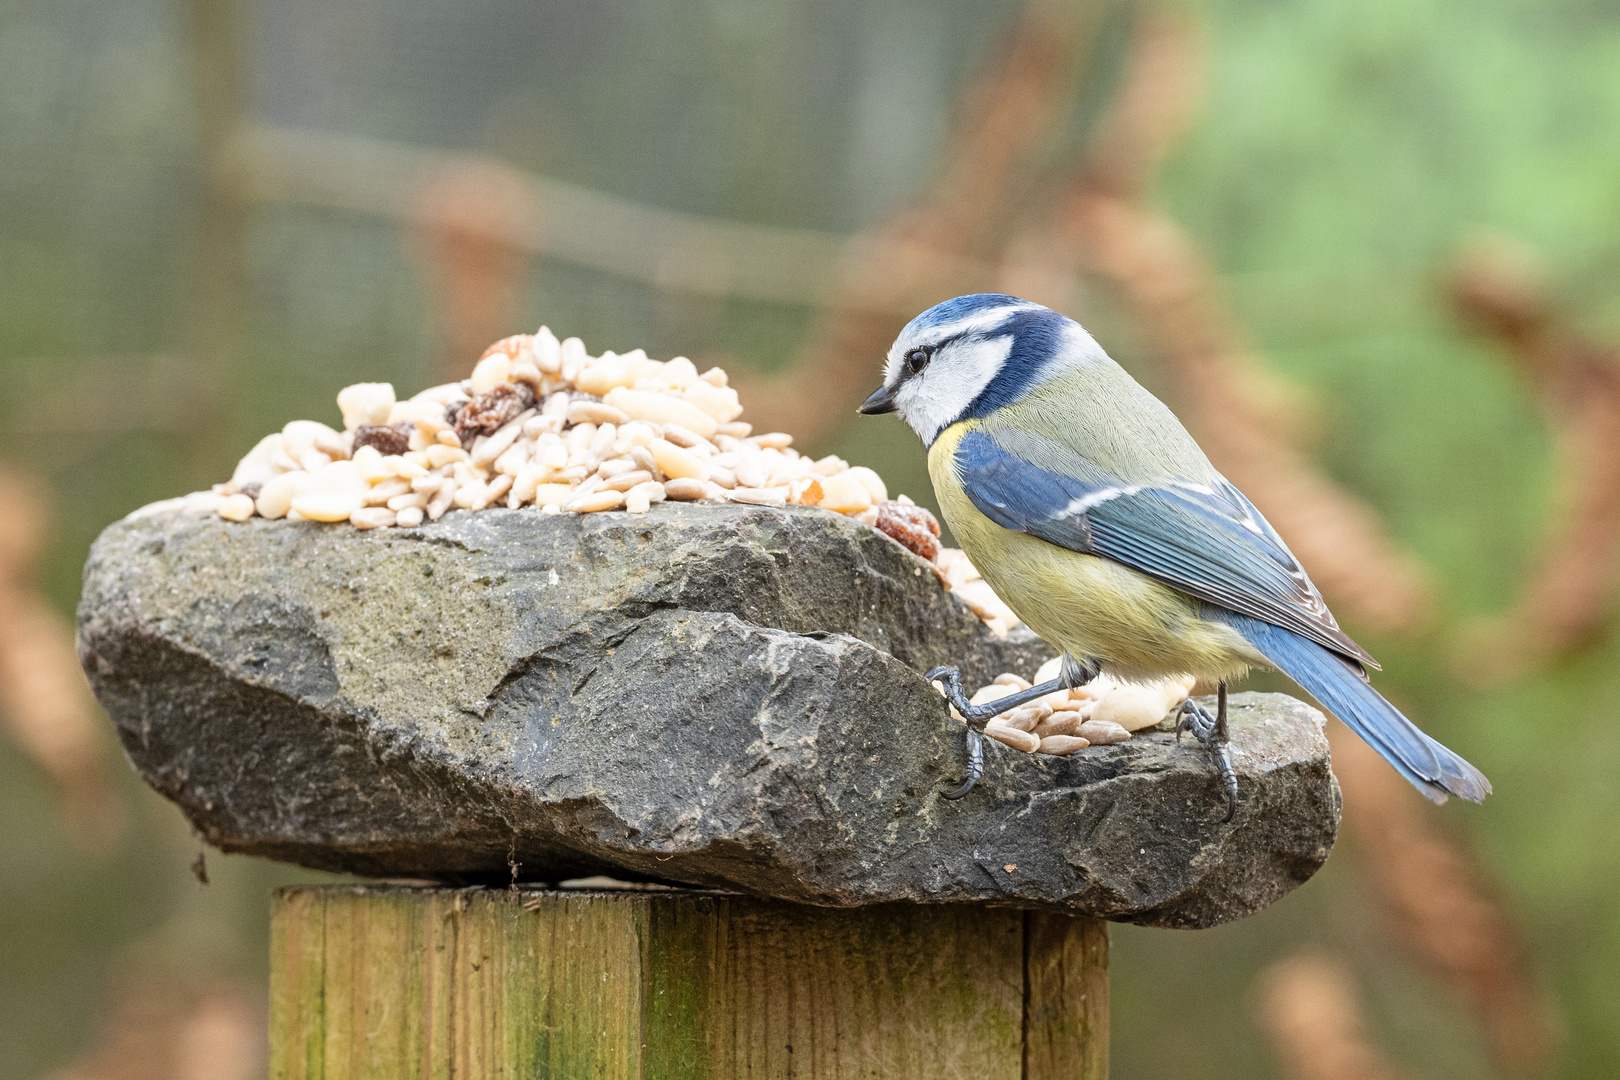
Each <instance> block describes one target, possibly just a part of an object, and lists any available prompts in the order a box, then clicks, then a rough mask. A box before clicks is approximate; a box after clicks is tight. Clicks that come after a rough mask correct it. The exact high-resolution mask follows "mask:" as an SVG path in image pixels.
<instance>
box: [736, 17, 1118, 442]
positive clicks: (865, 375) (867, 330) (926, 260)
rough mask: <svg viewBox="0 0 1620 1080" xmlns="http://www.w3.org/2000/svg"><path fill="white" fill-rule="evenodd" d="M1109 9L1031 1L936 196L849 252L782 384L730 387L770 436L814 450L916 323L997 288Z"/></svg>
mask: <svg viewBox="0 0 1620 1080" xmlns="http://www.w3.org/2000/svg"><path fill="white" fill-rule="evenodd" d="M1102 9H1103V5H1102V4H1100V3H1096V2H1088V0H1031V2H1030V3H1029V4H1028V5H1027V6H1026V7H1025V8H1024V10H1023V11H1022V13H1021V14H1020V15H1019V18H1018V21H1017V22H1016V23H1015V24H1014V25H1013V27H1012V29H1011V31H1010V32H1009V33H1008V35H1007V37H1006V39H1005V40H1004V41H1003V42H1002V43H1001V45H1000V46H999V48H998V49H997V50H996V53H995V55H994V56H993V57H992V58H991V60H990V62H989V63H988V64H987V65H986V67H985V69H984V71H983V72H982V73H981V74H980V75H979V77H978V79H977V80H975V81H974V82H973V83H972V84H971V85H970V86H969V87H968V89H967V90H966V92H965V93H964V95H963V98H962V105H961V108H960V109H959V111H958V116H957V120H956V123H955V125H954V127H953V129H952V131H951V134H950V136H949V138H948V139H947V141H946V146H945V150H944V152H943V154H942V156H941V162H942V164H941V167H940V171H939V175H938V176H937V178H936V179H935V181H934V183H933V185H932V186H931V188H930V190H929V191H928V192H927V193H926V194H925V195H923V196H922V197H921V198H920V199H919V200H918V201H917V202H916V203H914V204H913V205H911V206H909V207H907V208H905V209H904V210H902V211H901V212H900V213H899V214H898V215H896V216H895V217H894V218H892V219H890V220H889V221H886V222H884V223H882V224H880V225H878V226H876V227H874V228H872V229H870V230H868V231H867V232H865V233H862V234H860V235H859V236H856V237H855V238H854V239H852V240H851V241H850V243H849V246H848V249H847V252H846V258H845V263H844V266H845V271H846V272H845V273H844V274H843V275H842V277H841V281H840V285H839V288H838V291H837V293H836V295H835V296H834V297H833V299H832V300H831V302H830V303H829V304H828V306H827V308H826V310H825V311H824V312H823V314H822V317H821V321H820V323H819V325H818V326H817V329H816V331H815V333H814V334H813V335H812V336H811V338H810V341H809V342H808V343H807V344H806V345H805V347H804V348H803V349H802V350H801V351H800V353H799V355H798V356H797V357H796V358H795V360H794V362H793V365H792V367H791V368H790V369H789V370H788V371H787V372H785V373H784V374H782V375H779V376H776V377H770V378H767V377H758V376H755V377H748V376H746V375H742V376H739V375H736V374H734V375H733V377H732V381H733V383H734V384H736V385H737V387H738V392H739V393H740V394H741V395H742V396H743V398H744V399H745V400H747V401H748V402H749V410H750V416H751V417H752V418H753V422H754V423H755V424H756V426H758V427H760V428H761V429H763V430H767V431H769V430H783V431H792V432H793V433H794V434H795V435H796V436H797V437H798V438H799V439H800V440H801V441H803V442H806V443H811V444H813V443H815V441H816V440H818V439H820V438H823V437H824V436H826V435H827V434H828V433H830V432H831V431H832V430H833V429H834V428H835V427H836V426H838V425H840V424H843V423H844V422H845V421H846V420H847V419H848V417H849V415H850V413H851V412H852V411H853V409H854V407H855V405H856V404H857V403H859V402H860V400H861V399H862V398H863V397H864V396H865V395H866V393H867V392H868V391H869V390H871V389H872V387H873V386H875V385H876V382H877V380H878V377H879V372H880V369H881V365H882V360H883V356H884V354H885V353H886V352H887V351H888V348H889V343H890V342H891V341H893V340H894V336H895V334H897V333H898V332H899V330H900V328H901V327H902V326H904V325H905V322H906V320H907V319H908V318H909V317H910V316H911V315H915V314H916V313H917V312H919V311H922V310H924V309H926V308H928V307H930V306H931V305H933V304H936V303H938V302H940V301H941V300H948V299H950V298H951V297H952V296H956V295H959V294H961V293H969V292H976V291H983V290H986V289H989V288H992V287H993V286H994V285H995V282H996V274H995V272H994V270H993V269H992V267H993V266H994V265H995V263H996V262H998V261H999V258H1000V255H1001V249H1002V247H1003V246H1004V244H1005V240H1006V234H1007V230H1008V228H1009V225H1010V223H1011V221H1012V220H1013V218H1014V215H1015V214H1016V212H1017V211H1018V209H1019V208H1020V203H1021V201H1022V199H1023V198H1024V197H1025V196H1027V195H1028V194H1029V193H1030V188H1031V186H1032V184H1033V182H1034V181H1033V180H1032V177H1033V176H1035V175H1037V174H1038V173H1039V170H1037V169H1035V168H1033V165H1034V162H1035V159H1036V157H1037V155H1038V154H1039V152H1040V151H1041V150H1042V149H1043V148H1044V147H1045V145H1046V143H1047V141H1048V140H1049V139H1050V138H1051V133H1052V131H1053V129H1054V128H1055V127H1056V126H1057V125H1058V123H1059V121H1060V120H1062V119H1063V118H1064V117H1065V116H1066V115H1067V113H1068V110H1069V109H1070V108H1072V104H1073V98H1074V94H1073V90H1074V86H1075V79H1076V75H1077V72H1078V70H1079V67H1080V62H1081V60H1082V58H1083V57H1084V55H1085V53H1086V51H1087V50H1088V49H1089V47H1090V46H1091V44H1092V42H1093V40H1094V37H1095V30H1096V23H1097V20H1098V19H1099V17H1100V15H1101V12H1102Z"/></svg>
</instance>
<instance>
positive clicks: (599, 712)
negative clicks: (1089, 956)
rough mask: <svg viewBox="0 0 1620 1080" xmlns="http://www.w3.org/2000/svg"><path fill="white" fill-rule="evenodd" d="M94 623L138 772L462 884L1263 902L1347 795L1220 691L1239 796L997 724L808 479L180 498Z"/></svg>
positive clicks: (202, 804)
mask: <svg viewBox="0 0 1620 1080" xmlns="http://www.w3.org/2000/svg"><path fill="white" fill-rule="evenodd" d="M79 622H80V650H81V655H82V656H83V658H84V662H85V667H86V671H87V673H88V674H89V676H90V679H91V683H92V685H93V686H94V687H95V689H96V692H97V694H98V696H99V697H100V698H101V700H102V702H103V704H105V705H106V707H107V709H108V712H109V713H110V714H111V716H112V718H113V720H114V722H115V723H116V724H117V726H118V730H119V734H120V737H121V738H122V739H123V742H124V745H125V747H126V749H127V750H128V752H129V755H130V758H131V760H132V761H133V762H134V764H135V766H136V768H137V769H139V770H140V772H141V774H142V776H143V777H145V779H146V780H147V781H148V782H149V783H150V784H152V786H153V787H155V788H156V789H157V790H158V791H160V792H162V793H163V794H164V795H166V796H168V797H169V798H171V799H173V800H174V801H175V802H176V803H178V804H179V805H180V807H181V809H182V810H183V811H184V812H185V813H186V815H187V816H188V817H189V818H190V820H191V821H192V823H193V824H194V825H195V826H196V827H197V828H198V830H199V831H200V832H201V833H202V835H203V836H205V837H206V838H207V839H208V840H209V841H210V842H212V843H214V844H216V845H217V846H219V847H221V848H223V849H225V850H228V851H243V852H249V853H253V854H258V855H264V856H268V857H271V858H279V859H286V860H289V861H293V862H298V863H302V864H304V865H307V866H313V867H318V868H322V869H329V870H346V871H352V872H356V873H361V874H370V875H379V876H402V877H416V878H424V877H426V878H436V879H439V880H444V881H450V882H457V881H461V882H471V881H505V880H508V879H509V877H510V875H511V873H512V869H511V868H512V866H514V865H515V866H516V867H517V873H518V875H519V877H520V878H521V879H523V880H530V881H557V880H562V879H566V878H573V877H581V876H586V875H590V874H599V873H600V874H608V875H612V876H615V877H620V878H640V879H651V880H662V881H669V882H678V883H685V884H691V885H697V886H705V887H712V888H722V889H730V890H737V891H741V892H747V893H751V894H755V895H759V896H765V897H773V898H778V899H784V900H791V901H798V902H802V903H811V904H821V905H834V906H857V905H865V904H872V903H882V902H888V901H896V900H909V901H917V902H925V903H966V902H972V903H985V902H992V903H1000V904H1007V905H1011V906H1022V907H1033V908H1046V909H1052V910H1061V911H1066V912H1070V913H1075V914H1088V915H1094V916H1099V917H1103V918H1109V919H1116V920H1123V921H1132V922H1140V923H1146V924H1151V925H1162V926H1182V927H1195V926H1209V925H1214V924H1216V923H1220V922H1225V921H1228V920H1230V919H1235V918H1238V917H1241V916H1243V915H1246V914H1249V913H1251V912H1253V911H1256V910H1258V909H1259V908H1261V907H1263V906H1265V905H1266V904H1269V903H1271V902H1272V901H1273V900H1275V899H1277V898H1278V897H1280V896H1281V895H1283V894H1284V893H1286V892H1287V891H1289V890H1290V889H1292V888H1293V887H1294V886H1296V885H1298V884H1300V883H1301V882H1302V881H1304V880H1305V879H1306V878H1308V877H1309V876H1310V875H1311V874H1312V873H1313V872H1314V871H1315V870H1316V868H1317V867H1318V866H1320V865H1321V863H1322V861H1323V860H1324V859H1325V858H1326V857H1327V853H1328V850H1329V849H1330V847H1331V846H1332V843H1333V838H1334V834H1335V831H1336V828H1337V824H1338V810H1339V796H1338V788H1337V785H1336V783H1335V782H1334V780H1333V776H1332V773H1331V771H1330V770H1329V766H1328V750H1327V742H1326V740H1325V739H1324V738H1323V736H1322V732H1321V722H1322V720H1321V715H1320V714H1319V713H1317V712H1315V711H1314V710H1312V709H1310V708H1309V707H1307V706H1305V705H1303V704H1301V703H1299V702H1297V701H1294V700H1293V699H1291V698H1287V697H1282V696H1278V695H1257V694H1242V695H1236V696H1234V697H1233V699H1232V703H1233V758H1234V763H1235V765H1236V767H1237V771H1238V776H1239V782H1240V784H1241V791H1242V793H1241V796H1240V800H1239V804H1238V809H1237V814H1236V816H1235V818H1234V819H1233V820H1232V821H1231V822H1230V823H1226V824H1223V823H1222V822H1221V821H1220V818H1221V815H1222V812H1223V810H1224V802H1223V798H1222V795H1221V792H1220V787H1219V783H1218V781H1217V778H1216V776H1215V773H1214V770H1213V768H1212V767H1211V765H1210V763H1209V760H1208V758H1207V757H1206V756H1205V755H1204V754H1203V753H1202V751H1200V750H1199V749H1198V747H1197V746H1196V744H1194V743H1192V742H1191V741H1190V740H1189V741H1188V742H1187V743H1185V744H1183V745H1180V746H1178V745H1176V744H1175V741H1174V738H1173V736H1171V735H1169V734H1164V733H1156V732H1143V733H1139V734H1138V735H1137V737H1136V738H1134V739H1132V740H1131V741H1130V742H1127V743H1124V744H1120V745H1117V746H1106V747H1103V746H1099V747H1089V748H1087V749H1084V750H1081V751H1079V752H1078V753H1076V754H1074V755H1073V756H1071V757H1067V758H1051V757H1040V756H1035V755H1025V754H1020V753H1017V752H1014V751H1011V750H1007V749H1005V748H1002V747H999V746H996V745H993V744H987V745H988V749H987V757H988V762H987V769H986V773H985V779H984V781H983V782H982V783H981V784H980V787H979V790H977V791H975V792H974V793H973V794H972V795H970V796H969V797H968V798H966V799H964V800H962V801H960V802H956V803H952V802H948V801H945V800H943V799H941V798H940V797H939V793H940V791H941V790H942V784H943V783H945V782H946V781H955V780H958V779H959V778H960V776H961V770H962V766H963V756H964V755H963V747H962V728H961V725H960V724H959V723H957V722H956V721H954V720H952V719H951V718H950V717H949V715H948V714H947V712H946V709H945V707H944V704H943V702H942V701H941V699H940V698H939V696H938V695H937V694H936V693H935V692H934V691H933V689H932V688H930V687H929V686H928V684H927V683H925V682H924V681H923V679H922V677H921V675H920V674H918V672H919V671H921V670H926V669H927V668H928V667H929V666H932V665H934V664H941V663H958V664H960V665H961V666H962V668H963V670H964V674H965V676H966V677H967V679H968V682H969V684H970V685H974V684H975V680H979V681H987V680H988V679H989V678H990V677H991V676H992V675H994V674H996V673H997V672H1000V671H1006V670H1013V671H1018V672H1021V673H1024V674H1029V673H1030V672H1032V671H1033V669H1034V667H1035V666H1036V665H1037V664H1038V663H1039V662H1040V661H1041V660H1043V659H1045V658H1046V657H1047V656H1048V655H1050V650H1048V649H1047V648H1046V646H1044V645H1043V644H1042V643H1041V642H1040V641H1039V640H1038V639H1035V638H1033V637H1032V636H1030V635H1027V634H1023V635H1018V634H1015V635H1013V636H1011V637H1007V638H995V637H993V636H992V635H991V634H990V633H989V632H988V631H987V630H986V629H985V628H984V626H983V625H982V624H981V623H980V622H979V620H978V619H977V618H976V617H974V615H973V614H972V613H971V612H970V611H969V610H968V609H967V607H966V606H965V605H964V604H963V603H962V602H961V601H959V600H958V599H956V598H954V597H952V596H951V595H950V594H949V593H947V592H945V591H944V590H943V589H942V588H941V587H940V586H939V584H938V582H937V580H936V579H935V578H934V576H933V574H932V573H931V572H929V571H928V570H927V568H926V564H924V563H922V562H921V561H920V560H918V559H917V558H915V557H914V556H912V555H911V554H910V553H909V552H907V551H905V550H904V549H902V548H901V547H900V546H899V545H898V544H896V543H894V542H893V541H891V540H889V539H888V538H886V537H884V536H882V535H880V534H878V533H876V532H874V531H873V530H871V529H868V528H866V527H865V526H862V525H859V524H857V523H855V522H853V521H849V520H847V519H845V518H842V517H838V516H836V515H832V514H826V513H821V512H818V511H815V510H797V509H791V508H790V509H787V510H777V509H768V508H763V507H745V506H688V505H674V504H664V505H660V506H658V507H655V508H654V509H653V511H652V512H651V513H649V514H647V515H642V516H637V517H630V516H628V515H624V514H616V513H609V514H594V515H587V516H579V517H576V516H573V515H567V514H563V515H553V516H544V515H541V514H538V513H536V512H533V511H529V510H519V511H485V512H483V513H480V514H478V515H476V516H474V515H468V514H463V513H452V514H450V515H447V516H446V517H445V518H444V519H443V520H441V521H439V522H437V523H435V524H432V525H429V526H424V527H422V528H419V529H412V530H385V531H384V530H379V531H375V532H359V531H356V530H352V529H346V528H333V527H328V526H323V525H319V524H316V523H310V522H284V521H277V522H264V521H250V522H247V523H243V524H232V523H228V522H224V521H221V520H220V519H218V518H215V517H212V516H209V517H202V516H198V515H186V514H172V515H164V516H160V517H155V518H148V519H144V520H137V521H125V522H120V523H118V524H116V525H114V526H112V527H111V528H109V529H108V530H107V531H106V532H105V533H104V534H103V535H102V537H101V538H100V539H99V540H98V541H97V543H96V546H95V548H94V550H93V551H92V554H91V558H90V562H89V564H88V566H87V567H86V571H85V587H84V598H83V601H82V602H81V606H80V612H79Z"/></svg>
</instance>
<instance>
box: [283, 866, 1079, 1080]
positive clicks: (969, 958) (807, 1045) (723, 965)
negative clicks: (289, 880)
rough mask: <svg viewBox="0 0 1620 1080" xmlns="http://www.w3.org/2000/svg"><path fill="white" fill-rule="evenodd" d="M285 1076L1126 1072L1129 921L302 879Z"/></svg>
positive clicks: (287, 1079)
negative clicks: (1112, 1012)
mask: <svg viewBox="0 0 1620 1080" xmlns="http://www.w3.org/2000/svg"><path fill="white" fill-rule="evenodd" d="M271 950H272V957H271V961H272V963H271V1070H270V1075H271V1076H272V1078H274V1080H359V1078H372V1077H378V1078H380V1077H409V1078H424V1080H425V1078H456V1080H461V1078H479V1080H482V1078H492V1077H557V1078H562V1077H567V1078H570V1080H574V1078H586V1077H590V1078H603V1080H621V1078H622V1080H643V1078H645V1080H719V1078H728V1080H729V1078H733V1077H737V1078H740V1077H745V1076H746V1077H751V1078H752V1077H759V1078H769V1080H775V1078H783V1080H786V1078H790V1077H818V1078H828V1080H841V1078H850V1077H857V1076H859V1077H927V1078H929V1080H934V1078H939V1080H951V1078H955V1077H961V1078H964V1080H965V1078H973V1080H1055V1078H1058V1077H1064V1078H1075V1080H1096V1078H1100V1077H1103V1076H1105V1075H1106V1072H1107V1015H1108V1013H1107V1008H1108V993H1107V987H1108V976H1107V928H1106V924H1104V923H1101V922H1095V921H1092V920H1083V919H1072V918H1069V917H1067V916H1061V915H1045V914H1043V915H1036V914H1025V913H1023V912H1019V911H1014V910H1010V909H985V908H970V907H965V906H937V907H928V906H921V905H902V904H889V905H878V906H874V907H867V908H855V909H832V908H811V907H803V906H799V905H794V904H786V903H781V902H777V901H763V900H754V899H749V898H743V897H736V896H719V895H711V894H697V893H684V892H669V893H659V892H649V893H636V892H626V893H577V892H549V891H538V890H513V891H505V890H503V891H486V890H460V891H458V890H449V889H405V888H382V887H377V888H371V887H323V888H291V889H283V890H281V891H280V892H278V893H277V894H276V898H275V904H274V909H273V917H272V934H271Z"/></svg>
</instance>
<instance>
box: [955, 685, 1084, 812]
mask: <svg viewBox="0 0 1620 1080" xmlns="http://www.w3.org/2000/svg"><path fill="white" fill-rule="evenodd" d="M1096 677H1097V669H1096V666H1095V665H1087V664H1082V663H1080V662H1079V661H1077V660H1075V659H1074V658H1073V657H1071V656H1069V655H1068V654H1067V653H1065V654H1064V657H1063V663H1062V665H1061V667H1060V668H1059V671H1058V677H1057V678H1055V679H1052V680H1050V681H1048V682H1043V683H1041V684H1040V685H1039V686H1032V687H1030V688H1029V689H1028V690H1018V691H1015V692H1013V693H1011V694H1008V695H1007V696H1006V697H999V698H996V699H995V700H994V701H987V702H985V703H984V704H983V705H975V704H973V702H972V700H971V699H969V697H968V695H967V693H966V692H965V691H964V690H963V689H962V673H961V671H959V670H958V669H956V668H953V667H937V668H934V669H933V670H932V671H930V672H929V673H928V674H927V675H925V676H924V678H926V679H927V680H928V681H929V682H931V683H932V682H937V683H939V684H940V686H941V687H943V689H944V691H945V700H946V701H948V702H950V703H951V707H952V708H953V709H955V710H956V711H957V712H958V713H959V714H961V717H962V719H963V720H965V721H967V725H968V734H967V749H968V765H967V779H966V780H965V781H964V782H963V783H962V786H961V787H959V788H957V789H956V790H955V791H952V792H950V793H948V794H947V795H946V796H945V798H947V799H960V798H962V797H963V796H964V795H966V794H967V793H968V792H970V791H972V790H973V785H974V784H977V783H978V782H979V778H980V777H981V776H983V775H984V738H983V736H981V735H980V734H979V732H980V729H982V728H983V727H984V726H985V725H986V724H988V723H989V722H990V720H991V719H992V718H993V717H996V716H1000V715H1001V714H1002V713H1004V712H1010V711H1012V710H1013V709H1016V708H1018V707H1019V706H1020V705H1024V704H1027V703H1029V702H1031V701H1034V700H1035V699H1036V698H1042V697H1045V696H1046V695H1047V694H1053V693H1056V692H1057V691H1059V690H1067V689H1070V688H1072V687H1076V686H1084V685H1085V684H1086V683H1088V682H1090V681H1091V680H1092V679H1094V678H1096Z"/></svg>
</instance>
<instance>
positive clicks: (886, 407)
mask: <svg viewBox="0 0 1620 1080" xmlns="http://www.w3.org/2000/svg"><path fill="white" fill-rule="evenodd" d="M855 411H856V412H858V413H862V414H863V415H866V416H876V415H878V414H879V413H886V412H894V391H893V390H891V389H890V388H889V387H887V386H880V387H878V388H877V389H876V390H874V391H872V396H871V397H869V398H867V399H866V400H865V401H863V402H861V407H860V408H859V409H856V410H855Z"/></svg>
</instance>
